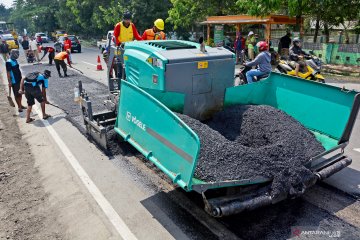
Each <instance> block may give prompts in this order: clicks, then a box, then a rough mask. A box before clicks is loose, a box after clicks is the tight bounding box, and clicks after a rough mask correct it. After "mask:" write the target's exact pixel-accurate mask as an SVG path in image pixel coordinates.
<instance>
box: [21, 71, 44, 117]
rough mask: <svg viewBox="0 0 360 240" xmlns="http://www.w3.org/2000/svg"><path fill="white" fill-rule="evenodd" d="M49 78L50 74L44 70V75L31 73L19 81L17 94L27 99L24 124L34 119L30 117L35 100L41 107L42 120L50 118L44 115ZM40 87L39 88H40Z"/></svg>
mask: <svg viewBox="0 0 360 240" xmlns="http://www.w3.org/2000/svg"><path fill="white" fill-rule="evenodd" d="M50 77H51V72H50V71H49V70H45V71H44V73H39V72H32V73H29V74H27V75H26V77H24V78H22V79H21V84H20V90H19V94H24V93H25V97H26V99H27V104H28V107H27V111H26V123H30V122H32V121H34V120H35V119H33V118H31V117H30V114H31V110H32V106H33V105H34V104H35V99H36V101H38V102H39V103H40V105H41V111H42V115H43V119H48V118H49V117H51V116H50V115H49V114H46V113H45V104H46V103H48V102H47V99H46V89H47V88H48V79H49V78H50ZM40 86H41V88H40Z"/></svg>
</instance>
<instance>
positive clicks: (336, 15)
mask: <svg viewBox="0 0 360 240" xmlns="http://www.w3.org/2000/svg"><path fill="white" fill-rule="evenodd" d="M127 10H128V11H131V12H132V13H133V22H134V23H135V24H136V26H137V28H138V30H139V31H143V30H145V29H146V28H149V27H151V26H152V24H153V21H154V20H155V19H157V18H163V19H164V20H165V19H166V20H167V21H166V31H167V32H170V31H173V29H175V30H176V31H178V32H181V33H188V32H189V31H191V28H192V26H193V25H194V24H195V23H198V22H201V21H203V20H205V18H206V16H210V15H235V14H250V15H256V16H264V15H268V14H285V15H289V16H294V17H297V19H298V20H300V18H301V17H306V18H311V19H314V20H316V21H317V22H319V26H320V23H321V25H322V26H324V27H325V28H326V29H328V28H331V26H334V25H344V24H345V23H346V22H347V21H349V20H354V19H355V20H358V19H359V13H360V1H359V0H346V1H338V0H316V1H314V0H197V1H193V0H115V1H113V0H81V1H80V0H15V1H14V4H13V7H12V8H11V9H6V8H5V7H4V6H3V5H1V4H0V19H4V20H9V21H12V22H14V23H15V26H16V27H17V28H18V29H21V30H22V29H24V28H26V29H28V31H29V32H38V31H47V32H51V31H54V30H55V29H58V28H61V29H64V30H66V31H68V32H71V33H75V34H82V35H87V36H99V35H103V34H105V33H106V32H107V31H108V30H109V29H111V28H113V26H114V25H115V24H116V23H117V22H119V21H120V20H121V18H122V14H123V13H124V12H125V11H127ZM9 16H10V17H9ZM358 25H360V24H358ZM344 27H345V28H346V25H344ZM358 28H360V27H358Z"/></svg>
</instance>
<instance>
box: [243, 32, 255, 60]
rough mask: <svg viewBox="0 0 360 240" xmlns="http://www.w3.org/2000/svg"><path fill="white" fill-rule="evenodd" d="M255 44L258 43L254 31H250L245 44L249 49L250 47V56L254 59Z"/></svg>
mask: <svg viewBox="0 0 360 240" xmlns="http://www.w3.org/2000/svg"><path fill="white" fill-rule="evenodd" d="M255 44H256V39H255V35H254V32H253V31H250V32H249V34H248V37H247V39H246V43H245V45H246V46H247V49H248V58H249V59H250V60H254V58H255V50H254V46H255Z"/></svg>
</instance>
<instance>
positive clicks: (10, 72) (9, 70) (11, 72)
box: [6, 49, 26, 112]
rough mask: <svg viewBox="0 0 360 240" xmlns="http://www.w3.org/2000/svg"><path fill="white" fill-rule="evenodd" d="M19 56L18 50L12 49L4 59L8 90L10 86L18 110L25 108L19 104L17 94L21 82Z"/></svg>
mask: <svg viewBox="0 0 360 240" xmlns="http://www.w3.org/2000/svg"><path fill="white" fill-rule="evenodd" d="M18 58H19V50H17V49H12V50H11V51H10V58H9V59H8V60H7V61H6V75H7V79H8V83H9V90H10V88H12V90H13V93H14V97H15V101H16V104H17V105H18V109H19V112H22V111H23V109H26V107H24V106H23V105H22V104H21V100H22V96H21V94H19V89H20V82H21V78H22V76H21V71H20V66H19V63H18V61H17V59H18Z"/></svg>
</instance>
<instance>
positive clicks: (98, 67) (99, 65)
mask: <svg viewBox="0 0 360 240" xmlns="http://www.w3.org/2000/svg"><path fill="white" fill-rule="evenodd" d="M102 70H103V68H102V66H101V61H100V56H99V55H98V58H97V66H96V71H102Z"/></svg>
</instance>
